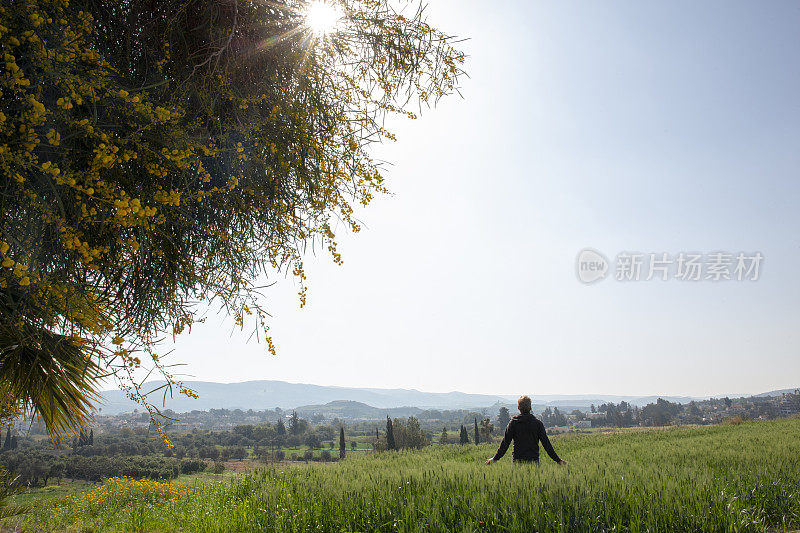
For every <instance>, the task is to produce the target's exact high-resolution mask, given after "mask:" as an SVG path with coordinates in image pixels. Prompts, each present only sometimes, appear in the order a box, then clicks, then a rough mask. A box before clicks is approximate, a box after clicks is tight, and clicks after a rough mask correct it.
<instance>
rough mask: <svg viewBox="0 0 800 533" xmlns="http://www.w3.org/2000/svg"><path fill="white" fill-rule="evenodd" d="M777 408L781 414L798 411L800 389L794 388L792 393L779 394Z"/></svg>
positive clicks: (791, 413)
mask: <svg viewBox="0 0 800 533" xmlns="http://www.w3.org/2000/svg"><path fill="white" fill-rule="evenodd" d="M778 409H779V410H780V413H781V414H782V415H793V414H796V413H800V390H798V389H795V391H794V394H791V393H789V394H786V393H784V394H783V395H781V400H780V403H779V404H778Z"/></svg>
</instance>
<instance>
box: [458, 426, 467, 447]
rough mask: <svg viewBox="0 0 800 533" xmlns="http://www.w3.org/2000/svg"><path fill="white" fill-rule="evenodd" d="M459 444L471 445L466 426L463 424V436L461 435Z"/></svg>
mask: <svg viewBox="0 0 800 533" xmlns="http://www.w3.org/2000/svg"><path fill="white" fill-rule="evenodd" d="M459 444H469V434H468V433H467V428H465V427H464V424H461V434H460V435H459Z"/></svg>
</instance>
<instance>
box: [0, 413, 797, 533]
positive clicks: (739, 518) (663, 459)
mask: <svg viewBox="0 0 800 533" xmlns="http://www.w3.org/2000/svg"><path fill="white" fill-rule="evenodd" d="M553 442H554V445H555V447H556V450H557V451H558V453H559V454H560V455H561V456H562V457H563V458H565V459H566V460H567V461H569V464H568V465H567V466H566V467H559V466H558V465H555V464H554V463H552V461H550V460H549V459H548V458H547V457H546V456H544V455H543V460H542V464H541V466H538V467H537V466H528V465H514V464H512V462H511V461H510V457H506V458H504V459H503V460H502V461H500V462H499V463H496V464H494V465H491V466H485V465H484V464H483V461H484V460H485V459H486V458H487V457H488V456H490V455H491V453H493V448H492V447H491V446H479V447H476V446H456V445H451V446H436V447H429V448H427V449H424V450H423V451H417V452H401V453H391V452H390V453H383V454H378V455H369V456H359V457H353V458H348V459H346V460H344V461H342V462H340V463H337V464H330V465H313V466H311V465H310V466H307V467H289V466H285V467H273V468H269V469H267V470H263V471H258V472H254V473H251V474H246V475H243V476H241V477H234V478H230V479H229V480H226V481H223V482H204V483H203V484H200V483H186V484H176V483H173V484H172V485H171V486H170V485H168V484H160V483H158V482H140V483H136V482H132V481H111V482H107V483H106V485H104V486H100V487H98V488H96V489H94V490H93V491H92V492H90V493H87V494H84V495H81V496H77V497H76V496H71V497H68V498H65V499H63V500H62V501H61V502H60V503H58V504H53V502H52V501H49V502H47V503H46V504H43V505H42V507H41V509H40V511H39V512H37V510H34V511H33V512H31V513H29V514H28V515H25V516H23V517H21V518H17V519H11V521H10V522H8V523H9V524H13V525H21V526H23V529H24V530H27V531H35V530H41V529H42V528H44V529H48V530H50V529H55V530H60V529H69V530H71V531H95V530H97V531H106V530H115V531H116V530H120V531H173V530H182V531H279V532H284V531H332V532H333V531H337V532H338V531H442V532H445V531H611V530H614V531H633V532H636V531H697V532H713V531H720V532H722V531H726V532H727V531H766V530H778V531H787V530H790V529H792V528H797V527H800V419H789V420H779V421H769V422H749V423H743V424H739V425H719V426H711V427H703V428H690V427H685V428H671V429H664V430H645V431H625V432H617V433H612V434H592V435H571V436H564V437H556V438H554V439H553ZM45 510H46V512H44V511H45Z"/></svg>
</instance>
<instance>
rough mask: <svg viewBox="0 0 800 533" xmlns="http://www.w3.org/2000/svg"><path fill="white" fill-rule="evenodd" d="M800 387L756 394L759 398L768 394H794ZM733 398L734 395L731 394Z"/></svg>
mask: <svg viewBox="0 0 800 533" xmlns="http://www.w3.org/2000/svg"><path fill="white" fill-rule="evenodd" d="M798 389H800V387H795V388H793V389H780V390H774V391H770V392H762V393H761V394H756V396H758V397H759V398H764V397H766V396H781V395H782V394H794V392H795V391H796V390H798ZM731 398H733V396H731Z"/></svg>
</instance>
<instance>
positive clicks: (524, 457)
mask: <svg viewBox="0 0 800 533" xmlns="http://www.w3.org/2000/svg"><path fill="white" fill-rule="evenodd" d="M512 440H513V441H514V451H513V452H511V456H512V457H513V458H514V460H515V461H538V460H539V441H541V442H542V446H543V447H544V450H545V451H546V452H547V455H549V456H550V458H551V459H552V460H553V461H555V462H559V461H561V459H560V458H559V457H558V455H557V454H556V451H555V450H554V449H553V445H552V444H550V439H548V438H547V432H546V431H545V429H544V424H542V421H541V420H539V419H538V418H536V417H535V416H533V415H532V414H530V413H527V414H520V415H517V416H515V417H514V418H512V419H511V422H509V423H508V427H507V428H506V434H505V436H504V437H503V442H501V443H500V448H498V449H497V453H496V454H494V460H495V461H497V460H498V459H500V458H501V457H503V455H505V453H506V450H508V446H509V444H511V441H512Z"/></svg>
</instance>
